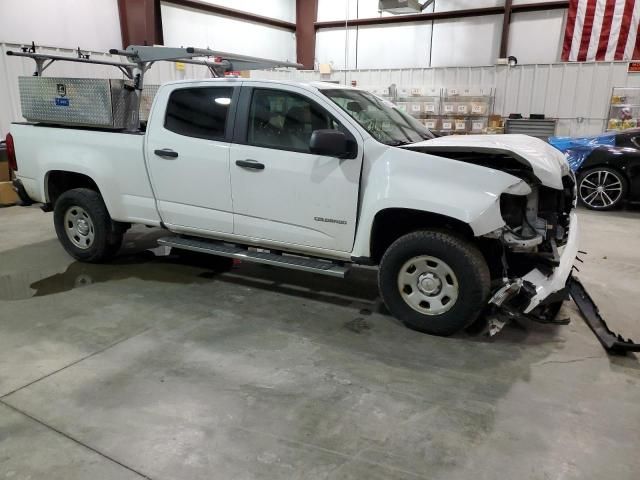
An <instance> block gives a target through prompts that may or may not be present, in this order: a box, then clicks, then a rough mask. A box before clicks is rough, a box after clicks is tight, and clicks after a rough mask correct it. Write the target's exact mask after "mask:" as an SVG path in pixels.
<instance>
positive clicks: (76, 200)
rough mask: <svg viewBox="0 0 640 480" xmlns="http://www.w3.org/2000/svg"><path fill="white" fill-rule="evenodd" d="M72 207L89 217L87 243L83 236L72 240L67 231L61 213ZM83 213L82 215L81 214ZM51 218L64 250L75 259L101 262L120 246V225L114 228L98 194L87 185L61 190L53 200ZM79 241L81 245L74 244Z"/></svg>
mask: <svg viewBox="0 0 640 480" xmlns="http://www.w3.org/2000/svg"><path fill="white" fill-rule="evenodd" d="M74 207H76V208H77V209H78V211H82V212H84V213H86V217H88V219H89V220H90V222H89V225H90V226H89V230H88V231H90V232H92V235H93V238H92V240H91V242H90V243H89V241H88V240H86V238H85V237H80V236H77V237H76V239H77V240H76V242H75V243H74V241H72V233H71V234H67V231H68V228H67V227H68V225H69V224H67V225H65V215H67V212H71V211H72V210H71V209H73V208H74ZM84 213H83V215H84ZM53 221H54V225H55V227H56V234H57V235H58V239H59V240H60V243H61V244H62V246H63V247H64V249H65V250H66V251H67V253H69V255H71V256H72V257H73V258H75V259H76V260H80V261H82V262H89V263H100V262H105V261H107V260H109V259H110V258H112V257H113V256H114V255H115V254H116V253H117V252H118V250H119V249H120V246H121V245H122V238H123V234H124V230H125V229H123V228H118V225H116V224H115V223H114V222H113V221H112V220H111V217H110V216H109V212H108V211H107V207H106V206H105V204H104V201H103V200H102V197H101V196H100V194H99V193H98V192H96V191H95V190H91V189H88V188H74V189H73V190H68V191H66V192H64V193H63V194H62V195H60V197H58V199H57V200H56V203H55V206H54V210H53ZM78 243H82V245H84V246H83V247H80V246H78Z"/></svg>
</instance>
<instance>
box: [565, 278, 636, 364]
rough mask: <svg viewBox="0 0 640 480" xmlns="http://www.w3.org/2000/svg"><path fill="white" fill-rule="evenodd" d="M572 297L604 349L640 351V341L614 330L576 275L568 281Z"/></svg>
mask: <svg viewBox="0 0 640 480" xmlns="http://www.w3.org/2000/svg"><path fill="white" fill-rule="evenodd" d="M567 286H568V287H569V293H570V294H571V298H573V301H574V302H575V303H576V305H577V306H578V309H579V310H580V313H582V316H583V318H584V321H585V322H586V323H587V325H588V326H589V328H590V329H591V331H593V333H594V334H595V336H596V337H598V340H600V343H601V344H602V346H603V347H604V349H605V350H606V351H607V352H609V353H615V354H624V353H626V352H640V343H634V342H633V340H631V339H625V338H624V337H623V336H622V335H619V334H616V333H614V332H612V331H611V330H610V329H609V327H608V326H607V322H605V321H604V318H602V315H600V311H599V310H598V307H596V304H595V303H594V301H593V299H592V298H591V297H590V296H589V294H588V293H587V290H586V289H585V288H584V285H582V283H581V282H580V280H578V279H577V278H575V277H574V276H571V277H569V281H568V282H567Z"/></svg>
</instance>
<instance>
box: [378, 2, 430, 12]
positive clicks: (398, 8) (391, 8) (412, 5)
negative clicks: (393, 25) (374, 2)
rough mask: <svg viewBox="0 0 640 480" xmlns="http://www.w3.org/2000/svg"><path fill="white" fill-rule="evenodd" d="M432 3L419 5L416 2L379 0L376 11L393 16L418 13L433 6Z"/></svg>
mask: <svg viewBox="0 0 640 480" xmlns="http://www.w3.org/2000/svg"><path fill="white" fill-rule="evenodd" d="M433 2H434V0H427V1H426V2H425V3H420V2H419V1H418V0H379V1H378V10H380V11H381V12H389V13H392V14H394V15H404V14H407V13H420V12H422V11H424V10H425V9H426V8H427V7H429V6H430V5H431V4H433Z"/></svg>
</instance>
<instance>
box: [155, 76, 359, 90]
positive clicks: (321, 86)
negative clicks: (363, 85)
mask: <svg viewBox="0 0 640 480" xmlns="http://www.w3.org/2000/svg"><path fill="white" fill-rule="evenodd" d="M243 81H246V82H252V83H264V84H267V85H293V86H297V87H302V88H306V89H308V90H331V89H335V88H340V89H349V90H360V89H359V88H355V87H351V86H348V85H341V84H337V83H332V82H317V81H312V82H303V81H298V80H267V79H256V78H205V79H201V80H198V79H189V80H174V81H171V82H167V83H165V84H164V85H176V84H189V83H201V82H211V83H228V84H231V85H233V84H234V83H238V82H243Z"/></svg>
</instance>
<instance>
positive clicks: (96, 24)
mask: <svg viewBox="0 0 640 480" xmlns="http://www.w3.org/2000/svg"><path fill="white" fill-rule="evenodd" d="M32 41H34V42H36V45H56V46H59V47H66V48H77V47H78V46H79V47H81V48H83V49H86V50H98V51H108V50H109V49H110V48H120V47H121V46H122V37H121V36H120V20H119V17H118V5H117V2H116V0H90V1H87V0H56V1H53V0H48V1H42V0H0V42H15V43H29V44H30V43H31V42H32Z"/></svg>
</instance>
